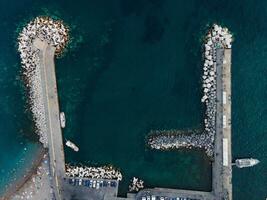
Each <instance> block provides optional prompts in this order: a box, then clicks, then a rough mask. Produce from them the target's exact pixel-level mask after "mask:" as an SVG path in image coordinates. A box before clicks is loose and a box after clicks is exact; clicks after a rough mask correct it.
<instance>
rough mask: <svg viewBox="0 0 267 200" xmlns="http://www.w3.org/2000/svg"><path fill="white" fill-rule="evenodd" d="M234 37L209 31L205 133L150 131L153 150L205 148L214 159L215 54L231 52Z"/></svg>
mask: <svg viewBox="0 0 267 200" xmlns="http://www.w3.org/2000/svg"><path fill="white" fill-rule="evenodd" d="M231 43H232V35H231V33H230V32H229V31H228V29H227V28H222V27H221V26H219V25H217V24H214V25H212V27H211V29H210V30H209V31H208V33H207V36H206V38H205V46H204V66H203V76H202V80H203V85H202V86H203V97H202V99H201V102H203V103H205V106H206V111H205V119H204V126H205V127H204V131H203V132H202V133H194V132H191V133H184V131H179V130H159V131H151V132H150V134H149V137H148V144H149V146H150V147H151V148H152V149H160V150H168V149H178V148H188V149H191V148H202V149H204V150H205V152H206V154H207V155H208V156H209V157H212V156H213V145H214V136H215V132H216V122H215V119H216V50H217V49H218V48H220V49H225V48H231Z"/></svg>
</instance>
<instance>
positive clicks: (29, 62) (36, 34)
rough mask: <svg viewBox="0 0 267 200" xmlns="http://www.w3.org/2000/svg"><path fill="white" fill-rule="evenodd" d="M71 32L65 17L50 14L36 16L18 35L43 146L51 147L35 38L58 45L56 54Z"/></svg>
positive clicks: (25, 75) (32, 108)
mask: <svg viewBox="0 0 267 200" xmlns="http://www.w3.org/2000/svg"><path fill="white" fill-rule="evenodd" d="M68 33H69V30H68V28H67V27H66V26H65V25H64V24H63V22H62V21H59V20H53V19H52V18H49V17H36V18H35V19H34V20H32V21H30V22H29V23H28V24H27V25H26V26H25V27H24V28H23V29H22V31H21V33H20V34H19V37H18V51H19V52H20V58H21V65H22V69H23V70H22V73H23V77H24V79H25V81H26V87H27V89H28V92H29V104H30V110H31V112H32V114H33V119H34V122H35V128H36V132H37V134H38V135H39V140H40V142H41V143H42V144H43V145H44V147H48V140H47V135H46V133H47V124H46V119H45V106H44V94H43V92H42V85H41V75H40V64H39V56H38V52H39V51H40V50H38V49H37V48H36V47H35V46H34V45H33V42H34V39H35V38H39V39H40V40H41V41H45V42H46V43H47V44H49V45H51V46H53V47H55V48H56V50H55V54H56V55H60V54H61V53H62V51H63V49H64V48H65V46H66V44H67V42H68V40H69V36H68Z"/></svg>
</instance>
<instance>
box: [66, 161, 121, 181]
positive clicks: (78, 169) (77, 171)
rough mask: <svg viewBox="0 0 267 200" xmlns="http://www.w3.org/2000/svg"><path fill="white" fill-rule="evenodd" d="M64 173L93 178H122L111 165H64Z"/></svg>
mask: <svg viewBox="0 0 267 200" xmlns="http://www.w3.org/2000/svg"><path fill="white" fill-rule="evenodd" d="M66 175H67V176H69V177H80V178H94V179H116V180H118V181H121V180H122V174H121V172H120V171H119V170H116V169H115V168H114V167H112V166H103V167H87V166H73V165H69V164H67V165H66Z"/></svg>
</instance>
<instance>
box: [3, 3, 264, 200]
mask: <svg viewBox="0 0 267 200" xmlns="http://www.w3.org/2000/svg"><path fill="white" fill-rule="evenodd" d="M266 9H267V3H266V2H265V1H259V0H258V1H253V2H252V1H248V0H245V1H230V0H224V1H208V0H204V1H193V0H189V1H188V0H187V1H176V0H146V1H144V0H135V1H134V0H114V1H107V0H106V1H105V0H101V1H93V0H90V1H86V2H85V1H81V0H78V1H75V4H74V3H73V2H71V1H68V2H66V1H61V0H56V1H45V2H42V1H19V2H17V1H13V2H12V1H4V0H2V1H1V2H0V11H1V12H0V13H1V14H0V28H1V30H5V31H1V33H0V36H1V37H0V44H1V46H2V48H1V49H0V83H1V87H0V94H1V95H0V104H1V116H0V117H1V120H0V133H1V140H0V152H5V153H0V170H1V171H0V173H1V174H0V175H1V179H0V185H1V186H3V187H2V188H4V185H6V184H7V183H8V182H9V179H13V177H14V176H17V177H19V176H20V174H22V173H23V171H24V170H25V169H26V168H27V165H26V163H30V162H20V160H24V159H25V160H29V159H32V157H33V156H34V153H33V152H35V151H36V148H38V147H37V146H36V143H35V142H34V133H33V131H32V129H31V122H30V116H29V114H28V113H27V112H25V107H26V104H25V99H24V97H25V95H24V92H23V87H22V86H21V80H20V79H19V69H20V68H19V60H18V54H17V52H16V49H15V42H14V41H15V37H16V32H15V31H16V29H17V27H19V26H20V25H21V23H22V22H24V21H26V20H28V19H31V18H32V17H34V16H36V15H39V14H50V15H54V16H59V17H60V18H62V19H64V21H66V23H68V24H69V25H70V27H71V29H72V32H71V34H72V37H73V40H72V43H71V45H70V48H69V49H68V50H69V51H68V52H67V53H66V55H65V56H64V57H63V58H61V59H59V60H57V61H56V66H57V76H58V85H59V93H60V95H59V96H60V103H61V109H62V110H64V111H65V113H66V118H67V127H66V129H65V131H64V135H65V137H66V138H68V139H71V140H73V141H74V142H75V143H77V144H78V145H79V147H80V152H79V153H74V152H71V151H70V150H69V149H66V159H67V161H69V162H82V163H85V164H86V163H90V164H93V165H101V164H109V163H112V164H114V165H115V166H117V167H119V168H120V169H121V171H122V172H123V175H124V180H123V182H122V183H121V187H120V193H121V194H125V192H126V190H127V186H128V183H129V178H131V177H132V176H139V177H140V178H143V179H144V180H145V183H146V185H147V186H161V187H174V188H175V187H179V188H188V189H190V188H192V189H201V190H210V187H211V183H210V173H211V172H210V166H209V163H208V162H207V160H206V158H205V156H204V155H203V154H202V153H199V152H168V153H165V152H154V151H150V150H148V149H146V148H145V146H144V137H145V135H146V134H147V132H148V131H149V130H150V129H152V128H153V129H158V128H159V129H162V128H166V129H169V128H192V127H193V128H200V127H201V126H202V119H203V111H204V110H203V109H204V108H203V106H202V105H201V103H200V97H201V86H200V84H201V79H200V77H201V62H202V61H201V45H202V42H201V37H202V36H203V34H204V32H205V30H206V28H207V24H209V23H212V22H218V23H221V24H223V25H226V26H227V27H228V28H229V29H230V30H231V31H232V32H233V34H234V36H235V42H234V44H233V57H232V60H233V65H232V69H233V74H232V77H233V80H232V84H233V88H232V89H233V94H232V98H233V108H232V110H233V122H232V123H233V157H234V158H237V157H249V156H252V157H255V158H258V159H260V160H261V163H260V164H259V165H258V166H256V167H254V168H250V169H242V170H237V169H234V170H233V173H234V175H233V187H234V198H235V199H237V200H243V199H244V200H246V199H255V200H259V199H264V198H265V197H267V189H266V188H267V185H266V182H267V168H266V163H267V158H266V152H267V148H266V146H267V142H266V139H267V138H266V130H267V129H266V128H267V125H266V123H265V119H266V116H267V110H266V106H265V102H266V101H265V99H266V97H267V93H266V88H267V81H266V75H267V71H266V65H267V61H266V54H267V51H266V50H267V46H266V44H267V22H266V20H265V19H266V17H267V16H266V15H267V10H266ZM25 147H26V148H27V149H26V150H24V148H25ZM7 150H8V151H7ZM17 163H20V164H17ZM11 166H12V167H11ZM22 166H24V167H22ZM13 168H15V169H17V170H16V171H17V172H16V173H15V174H14V173H13V172H12V169H13ZM18 169H20V170H18Z"/></svg>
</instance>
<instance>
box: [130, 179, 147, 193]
mask: <svg viewBox="0 0 267 200" xmlns="http://www.w3.org/2000/svg"><path fill="white" fill-rule="evenodd" d="M143 188H144V181H142V180H141V179H138V178H136V177H133V179H132V180H131V184H130V185H129V191H130V192H138V191H139V190H141V189H143Z"/></svg>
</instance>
